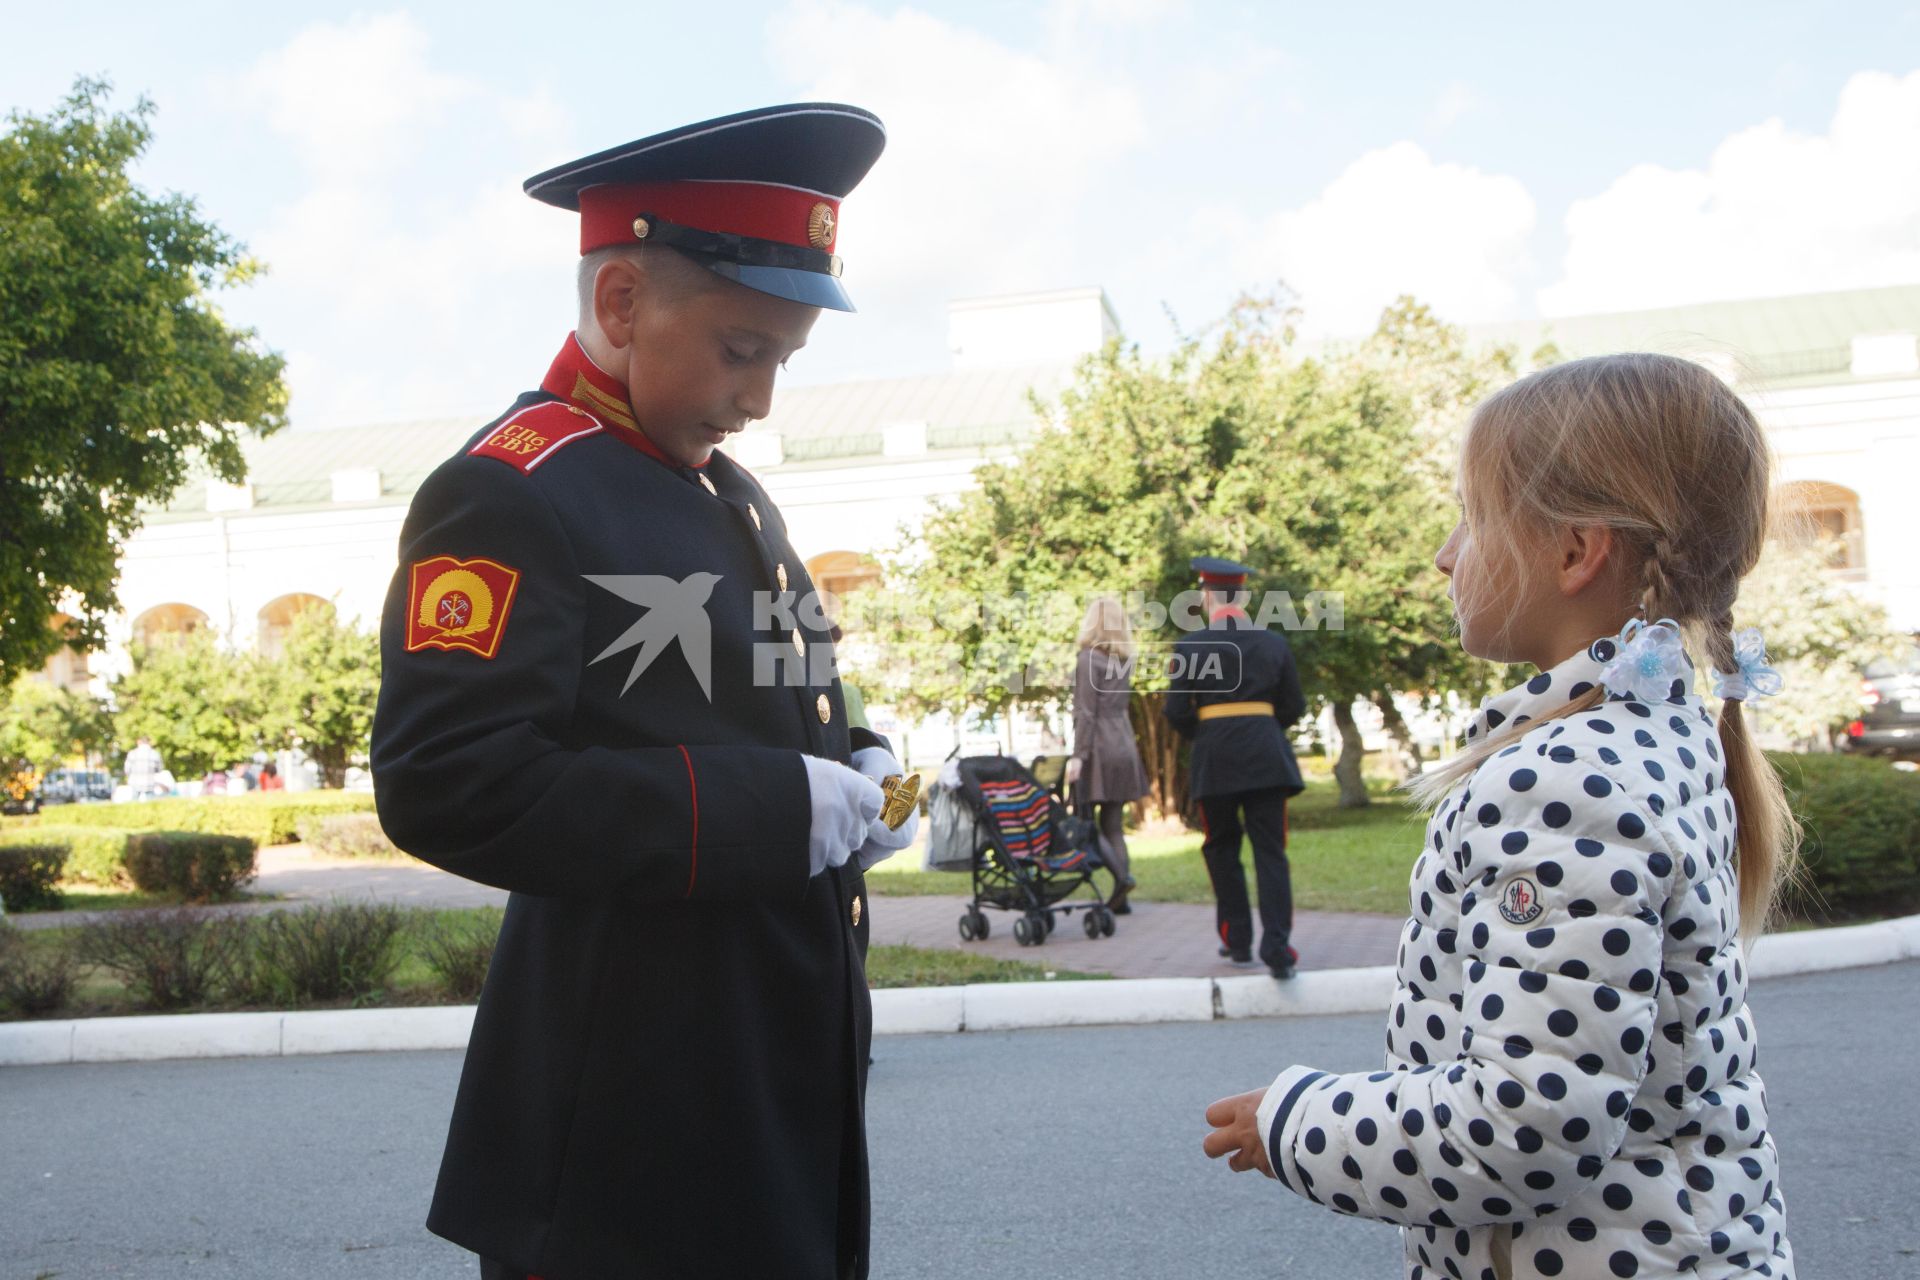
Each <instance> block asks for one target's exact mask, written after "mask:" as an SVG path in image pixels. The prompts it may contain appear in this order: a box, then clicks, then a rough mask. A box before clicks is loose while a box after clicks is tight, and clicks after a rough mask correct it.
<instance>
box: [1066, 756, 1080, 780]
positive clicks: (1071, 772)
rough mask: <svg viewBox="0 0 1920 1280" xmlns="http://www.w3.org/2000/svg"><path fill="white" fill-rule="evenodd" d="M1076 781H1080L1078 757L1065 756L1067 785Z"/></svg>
mask: <svg viewBox="0 0 1920 1280" xmlns="http://www.w3.org/2000/svg"><path fill="white" fill-rule="evenodd" d="M1078 781H1080V757H1079V756H1069V757H1068V758H1067V785H1068V786H1072V785H1073V784H1074V783H1076V782H1078Z"/></svg>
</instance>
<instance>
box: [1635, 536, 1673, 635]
mask: <svg viewBox="0 0 1920 1280" xmlns="http://www.w3.org/2000/svg"><path fill="white" fill-rule="evenodd" d="M1673 560H1674V551H1673V543H1671V542H1669V541H1668V540H1667V539H1666V538H1665V537H1655V538H1654V539H1653V542H1652V544H1651V545H1650V546H1649V547H1648V548H1647V555H1646V559H1645V561H1644V562H1643V563H1642V564H1641V569H1640V571H1641V575H1642V576H1643V577H1644V578H1645V579H1646V588H1645V589H1644V590H1643V591H1641V593H1640V615H1641V617H1643V618H1645V619H1646V620H1647V621H1648V622H1657V621H1659V620H1660V619H1661V618H1662V617H1665V616H1668V611H1670V610H1672V609H1673V608H1674V607H1675V605H1676V604H1677V603H1678V602H1679V594H1680V593H1679V592H1678V591H1677V590H1675V588H1674V585H1673V580H1672V578H1670V577H1669V576H1668V566H1669V565H1670V564H1671V563H1672V562H1673Z"/></svg>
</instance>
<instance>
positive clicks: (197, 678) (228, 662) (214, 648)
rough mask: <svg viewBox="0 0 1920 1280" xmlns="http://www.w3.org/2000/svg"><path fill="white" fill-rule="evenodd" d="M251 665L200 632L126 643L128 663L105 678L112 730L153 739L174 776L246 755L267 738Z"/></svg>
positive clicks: (121, 736)
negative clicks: (166, 639) (129, 666)
mask: <svg viewBox="0 0 1920 1280" xmlns="http://www.w3.org/2000/svg"><path fill="white" fill-rule="evenodd" d="M257 664H258V660H257V659H255V658H252V657H249V656H247V655H244V654H235V653H229V652H228V651H227V650H225V649H223V648H222V647H220V646H219V645H217V644H215V643H214V641H213V639H212V638H211V637H210V636H208V635H207V633H205V632H194V633H192V634H190V635H187V636H183V637H180V638H179V639H177V640H174V641H171V642H169V643H165V644H156V645H136V646H134V649H133V669H132V670H131V671H129V672H128V673H127V674H125V675H123V676H121V677H120V678H119V679H117V680H115V681H114V682H113V700H114V703H115V705H116V707H117V710H116V711H115V712H114V717H113V726H114V732H115V735H116V737H117V738H118V740H119V741H120V742H133V741H136V740H137V739H139V738H142V737H146V738H151V739H153V745H154V746H155V747H156V748H158V749H159V751H160V757H161V759H162V760H164V761H165V762H166V766H167V768H168V770H169V771H171V772H172V773H173V775H174V776H175V777H176V778H183V779H184V778H195V777H199V776H200V775H201V774H204V773H206V772H208V771H209V770H211V769H213V768H215V767H219V768H222V769H224V768H225V767H226V766H227V765H229V764H231V763H233V762H234V761H236V760H244V759H246V758H248V757H249V756H251V755H252V754H253V753H254V752H255V751H258V750H260V749H261V748H262V747H264V746H265V745H266V744H267V741H268V738H267V734H266V732H265V731H264V729H263V722H264V720H265V718H266V717H265V711H264V707H263V705H262V698H261V683H262V682H261V677H260V675H259V672H258V670H257Z"/></svg>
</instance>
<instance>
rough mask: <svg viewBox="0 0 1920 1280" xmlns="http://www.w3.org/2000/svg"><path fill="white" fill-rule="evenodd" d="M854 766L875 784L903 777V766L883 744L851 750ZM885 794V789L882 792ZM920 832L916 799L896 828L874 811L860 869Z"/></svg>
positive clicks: (910, 841) (890, 855)
mask: <svg viewBox="0 0 1920 1280" xmlns="http://www.w3.org/2000/svg"><path fill="white" fill-rule="evenodd" d="M853 767H854V768H856V769H858V770H859V771H860V772H861V773H862V774H864V775H865V776H867V777H869V778H871V779H873V781H874V785H876V786H878V785H879V783H880V780H881V779H882V778H890V777H905V776H906V772H907V771H906V770H905V769H903V768H901V767H900V762H899V761H898V760H896V759H894V756H893V752H891V751H889V750H887V749H886V748H885V747H862V748H860V750H858V751H856V752H854V753H853ZM881 794H882V795H885V794H886V793H885V792H882V793H881ZM919 832H920V806H919V804H918V803H917V802H916V803H915V804H914V806H913V809H912V811H911V812H909V813H908V814H907V820H906V821H905V822H903V823H901V824H900V829H899V830H898V831H895V830H894V829H893V828H892V827H889V826H888V825H887V824H886V823H884V822H882V821H880V819H879V817H878V816H877V815H876V816H875V817H874V819H873V821H871V822H869V823H868V824H867V835H866V840H865V842H864V843H862V844H861V846H860V869H861V870H862V871H865V870H867V869H868V868H869V867H872V866H873V865H874V864H875V863H878V862H885V861H886V860H887V859H888V858H891V857H892V856H893V855H894V854H896V853H898V852H900V850H902V849H904V848H906V847H907V846H908V845H910V844H912V843H913V838H914V836H916V835H918V834H919Z"/></svg>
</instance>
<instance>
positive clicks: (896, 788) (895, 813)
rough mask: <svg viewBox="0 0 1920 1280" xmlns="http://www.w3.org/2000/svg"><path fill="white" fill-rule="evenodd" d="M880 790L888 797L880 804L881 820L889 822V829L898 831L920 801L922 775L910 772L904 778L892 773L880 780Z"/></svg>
mask: <svg viewBox="0 0 1920 1280" xmlns="http://www.w3.org/2000/svg"><path fill="white" fill-rule="evenodd" d="M880 790H881V791H882V792H883V793H885V795H886V797H887V800H886V803H885V804H883V805H881V806H880V821H882V822H884V823H886V824H887V829H888V830H889V831H898V830H899V829H900V828H901V827H902V826H904V825H905V824H906V821H907V818H908V817H909V816H910V815H911V814H912V813H913V807H914V805H916V804H918V803H919V801H920V775H919V774H917V773H910V774H908V775H907V776H906V777H904V778H903V777H901V776H900V775H899V774H897V773H890V774H888V775H887V776H886V777H884V778H882V779H881V780H880Z"/></svg>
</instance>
